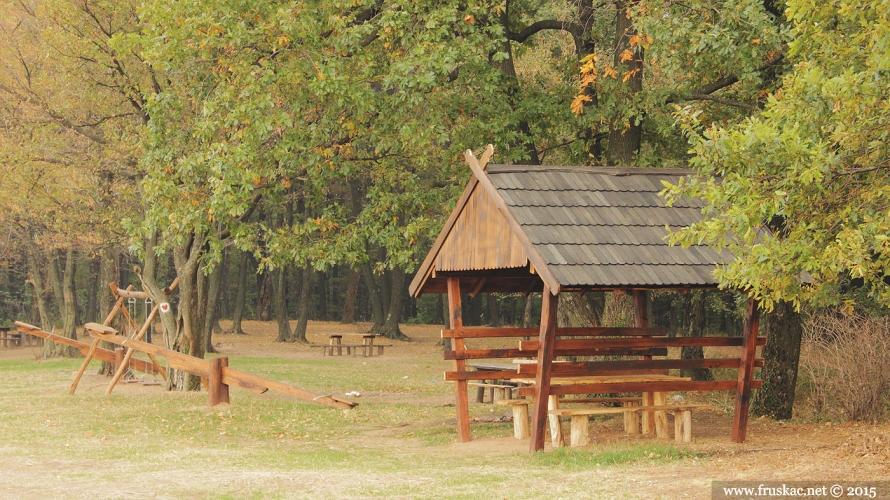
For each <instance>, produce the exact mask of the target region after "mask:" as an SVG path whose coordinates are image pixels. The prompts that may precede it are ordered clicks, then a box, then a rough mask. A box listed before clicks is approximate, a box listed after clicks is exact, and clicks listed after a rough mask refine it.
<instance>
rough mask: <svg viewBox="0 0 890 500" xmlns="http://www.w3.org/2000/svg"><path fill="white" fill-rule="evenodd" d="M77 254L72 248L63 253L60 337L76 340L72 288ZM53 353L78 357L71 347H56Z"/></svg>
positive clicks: (74, 302)
mask: <svg viewBox="0 0 890 500" xmlns="http://www.w3.org/2000/svg"><path fill="white" fill-rule="evenodd" d="M76 259H77V253H76V252H75V251H74V249H73V248H69V249H68V250H67V252H65V271H64V274H63V275H62V307H61V309H62V311H63V312H62V336H63V337H67V338H69V339H76V338H77V295H76V293H75V287H74V274H75V260H76ZM55 353H56V355H58V356H62V357H66V358H73V357H76V356H79V355H80V351H78V350H77V349H76V348H74V347H71V346H65V345H61V344H59V345H57V346H56V349H55Z"/></svg>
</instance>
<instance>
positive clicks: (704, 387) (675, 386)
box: [518, 380, 762, 397]
mask: <svg viewBox="0 0 890 500" xmlns="http://www.w3.org/2000/svg"><path fill="white" fill-rule="evenodd" d="M761 384H762V382H761V381H760V380H753V381H752V382H751V388H752V389H759V388H760V386H761ZM737 387H738V385H737V382H736V381H735V380H716V381H709V382H696V381H682V380H680V381H676V382H624V383H615V384H578V385H554V386H551V387H550V393H551V394H557V395H560V396H564V395H568V394H609V393H614V392H655V391H663V392H671V391H733V390H736V389H737ZM518 392H519V395H520V396H525V397H527V396H534V394H535V391H534V388H533V387H520V388H519V390H518Z"/></svg>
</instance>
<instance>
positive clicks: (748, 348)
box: [732, 298, 761, 443]
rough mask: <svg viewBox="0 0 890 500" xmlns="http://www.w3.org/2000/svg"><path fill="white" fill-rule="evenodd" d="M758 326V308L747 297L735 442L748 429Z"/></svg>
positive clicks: (737, 393)
mask: <svg viewBox="0 0 890 500" xmlns="http://www.w3.org/2000/svg"><path fill="white" fill-rule="evenodd" d="M759 326H760V308H759V307H758V304H757V301H756V300H754V298H749V299H748V304H747V306H746V307H745V330H744V333H743V335H744V340H745V344H744V346H743V348H742V361H741V365H740V366H739V377H738V383H737V389H736V395H735V412H734V413H733V417H732V440H733V441H734V442H736V443H742V442H744V441H745V434H746V433H747V429H748V407H749V406H750V403H751V389H752V388H753V382H754V358H755V357H756V356H755V354H756V349H757V346H758V345H759V343H758V342H757V340H758V339H760V338H761V337H758V336H757V330H758V327H759Z"/></svg>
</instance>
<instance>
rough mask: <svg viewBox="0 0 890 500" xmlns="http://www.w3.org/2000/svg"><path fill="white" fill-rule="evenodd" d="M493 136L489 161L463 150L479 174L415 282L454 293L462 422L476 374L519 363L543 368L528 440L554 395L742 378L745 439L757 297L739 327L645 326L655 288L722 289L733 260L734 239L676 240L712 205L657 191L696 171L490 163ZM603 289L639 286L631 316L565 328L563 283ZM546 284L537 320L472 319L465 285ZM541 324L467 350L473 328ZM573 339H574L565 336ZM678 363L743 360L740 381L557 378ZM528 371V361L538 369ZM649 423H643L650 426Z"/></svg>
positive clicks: (482, 288) (758, 341) (462, 429)
mask: <svg viewBox="0 0 890 500" xmlns="http://www.w3.org/2000/svg"><path fill="white" fill-rule="evenodd" d="M492 154H493V148H492V147H491V146H490V145H489V147H488V148H487V150H486V152H485V154H484V155H483V156H482V157H481V159H477V158H476V157H475V156H474V155H473V153H472V151H469V150H468V151H466V153H465V157H466V160H467V163H469V165H470V168H471V169H472V171H473V177H472V178H471V179H470V182H469V183H468V184H467V187H466V188H465V189H464V192H463V195H462V196H461V197H460V199H459V201H458V203H457V206H456V207H455V208H454V210H453V212H452V213H451V216H450V218H449V219H448V221H447V222H446V223H445V226H444V228H443V229H442V232H441V233H440V234H439V237H438V238H437V240H436V242H435V243H434V245H433V247H432V249H431V250H430V252H429V254H428V255H427V257H426V259H425V260H424V262H423V264H422V265H421V266H420V269H419V270H418V272H417V275H416V276H415V277H414V280H413V281H412V283H411V286H410V288H409V291H410V293H411V294H412V295H413V296H415V297H417V296H420V295H421V294H423V293H447V294H448V306H449V311H450V313H449V320H450V329H448V330H444V331H443V337H444V338H450V339H451V342H452V350H451V351H447V352H446V353H445V358H446V359H452V360H454V369H453V371H450V372H446V374H445V377H446V380H452V381H454V382H455V390H456V399H457V403H456V406H457V412H458V434H459V438H460V440H462V441H469V440H470V428H469V410H468V397H467V383H468V381H471V380H482V379H486V378H511V374H512V375H513V377H515V376H516V375H515V374H516V373H517V372H521V373H526V374H527V375H526V376H533V377H534V379H535V384H534V389H533V390H532V389H528V390H526V391H527V392H528V391H529V390H530V391H532V392H533V394H534V409H533V413H532V417H531V418H532V425H531V444H530V449H531V450H541V449H543V447H544V432H545V424H546V420H547V400H548V396H550V395H552V394H594V393H601V392H637V391H643V392H644V393H645V391H684V390H733V391H735V392H736V402H735V416H734V421H733V429H732V439H733V440H734V441H736V442H742V441H744V439H745V429H746V425H747V418H748V405H749V400H750V396H751V390H752V389H753V388H759V386H760V381H757V380H754V378H753V370H754V368H755V366H762V360H757V359H755V349H756V346H757V345H763V344H764V343H765V339H763V338H758V337H757V327H758V315H759V313H758V308H757V304H756V303H755V302H754V300H753V299H749V301H748V306H747V312H746V316H745V327H744V333H743V336H742V337H735V338H726V337H705V338H685V337H684V338H667V337H665V336H664V335H665V332H664V330H663V329H654V328H649V322H648V319H647V318H646V307H645V305H646V293H645V291H646V290H657V289H678V290H689V289H693V288H705V289H714V288H716V287H717V284H718V283H717V281H716V280H715V279H714V277H713V271H714V268H715V266H716V265H719V264H721V263H726V262H729V261H731V259H732V258H733V256H732V255H731V254H730V253H729V252H727V251H725V250H724V251H721V252H718V251H715V250H713V249H710V248H708V247H706V246H691V247H688V248H683V247H678V246H669V245H668V244H667V241H666V238H665V237H666V236H667V234H668V229H667V228H678V227H683V226H687V225H689V224H691V223H694V222H696V221H699V220H701V218H702V214H701V209H702V207H703V204H702V203H701V202H700V201H698V200H689V199H681V200H678V201H676V202H675V203H673V204H672V206H667V205H666V204H665V202H664V200H663V199H662V198H661V197H660V196H659V195H658V193H659V192H660V191H661V190H662V189H664V186H663V184H662V181H670V182H676V181H677V180H678V179H679V178H680V177H682V176H684V175H686V174H688V173H689V171H686V170H677V169H644V168H606V167H556V166H529V165H488V160H489V158H490V157H491V155H492ZM594 290H600V291H601V290H612V291H623V292H626V293H629V294H632V295H633V298H634V309H635V314H634V317H635V325H634V328H557V325H556V317H557V314H556V312H557V304H558V295H559V294H560V293H563V292H581V293H583V292H587V291H594ZM535 291H539V292H543V294H542V295H543V302H542V312H541V324H540V328H539V329H534V330H532V329H522V328H464V327H463V323H462V319H461V298H460V294H461V293H470V294H472V295H475V294H477V293H480V292H513V293H516V292H519V293H524V294H528V293H531V292H535ZM528 336H537V340H536V341H530V342H529V341H526V342H520V345H519V348H518V349H489V350H486V349H475V350H474V349H467V348H466V347H465V339H474V338H486V337H489V338H490V337H497V338H506V337H528ZM567 337H568V338H567ZM718 345H719V346H725V345H736V346H740V347H741V354H740V355H739V357H738V358H721V359H711V360H708V359H706V360H676V359H673V360H671V359H653V356H658V355H664V354H666V352H667V349H666V348H667V347H683V346H718ZM619 351H620V354H623V355H635V356H634V359H632V360H629V361H611V362H610V361H600V362H580V363H556V364H555V363H553V360H554V358H555V357H556V356H561V355H563V356H572V355H573V356H586V355H602V354H614V353H619ZM514 357H532V358H536V360H537V361H536V363H535V364H533V365H520V368H519V369H518V370H517V371H512V370H504V371H502V372H494V373H484V374H482V373H479V372H474V371H469V370H468V367H467V360H471V359H491V358H514ZM672 368H738V379H737V380H729V381H726V380H722V381H709V382H698V381H674V382H652V383H640V382H637V383H634V382H627V383H621V384H609V385H608V386H606V385H603V384H600V385H596V384H592V385H591V384H585V385H576V386H570V385H559V386H552V387H551V378H552V377H554V376H568V375H581V374H598V375H602V374H606V375H608V374H619V373H654V372H661V373H664V372H665V370H667V369H672ZM529 370H532V371H533V373H529ZM645 425H646V424H645V422H644V428H645Z"/></svg>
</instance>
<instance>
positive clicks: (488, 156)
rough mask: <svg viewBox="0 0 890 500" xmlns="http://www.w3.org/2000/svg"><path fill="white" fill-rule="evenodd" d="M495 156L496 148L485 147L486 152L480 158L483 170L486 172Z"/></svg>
mask: <svg viewBox="0 0 890 500" xmlns="http://www.w3.org/2000/svg"><path fill="white" fill-rule="evenodd" d="M492 156H494V146H492V145H491V144H489V145H488V146H486V147H485V151H484V152H483V153H482V156H481V157H480V158H479V166H480V167H482V170H485V167H487V166H488V162H489V160H491V157H492Z"/></svg>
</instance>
